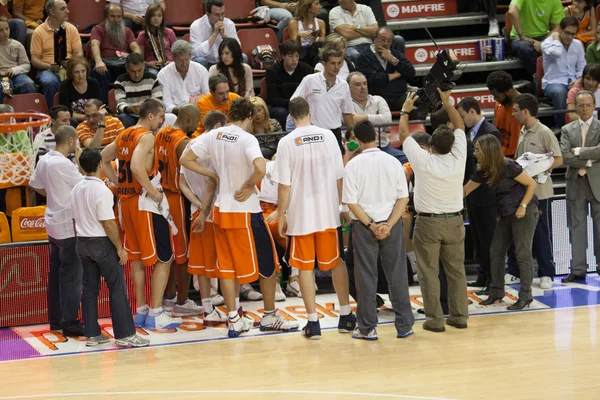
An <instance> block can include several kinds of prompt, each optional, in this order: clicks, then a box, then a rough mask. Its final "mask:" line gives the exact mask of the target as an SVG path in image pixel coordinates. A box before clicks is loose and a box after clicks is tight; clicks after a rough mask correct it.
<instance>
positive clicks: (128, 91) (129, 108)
mask: <svg viewBox="0 0 600 400" xmlns="http://www.w3.org/2000/svg"><path fill="white" fill-rule="evenodd" d="M125 69H126V70H127V73H126V74H123V75H121V76H120V77H118V78H117V80H116V81H115V100H116V102H117V110H116V114H117V118H119V120H120V121H121V122H122V123H123V126H124V127H125V128H129V127H130V126H133V125H135V124H137V122H138V119H139V118H140V107H141V105H142V102H143V101H144V100H146V99H150V98H154V99H157V100H160V99H161V98H162V88H161V87H160V83H159V82H158V79H157V78H156V77H155V76H154V75H152V74H151V73H150V72H149V71H147V70H146V69H145V68H144V59H143V58H142V55H141V54H138V53H132V54H130V55H128V56H127V59H126V60H125Z"/></svg>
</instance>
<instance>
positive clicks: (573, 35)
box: [563, 31, 577, 37]
mask: <svg viewBox="0 0 600 400" xmlns="http://www.w3.org/2000/svg"><path fill="white" fill-rule="evenodd" d="M563 33H564V34H565V35H567V36H571V37H575V35H577V32H569V31H563Z"/></svg>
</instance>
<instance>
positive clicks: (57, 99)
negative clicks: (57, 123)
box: [52, 93, 60, 106]
mask: <svg viewBox="0 0 600 400" xmlns="http://www.w3.org/2000/svg"><path fill="white" fill-rule="evenodd" d="M52 105H53V106H58V105H60V93H56V94H55V95H54V102H53V103H52Z"/></svg>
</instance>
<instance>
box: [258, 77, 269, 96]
mask: <svg viewBox="0 0 600 400" xmlns="http://www.w3.org/2000/svg"><path fill="white" fill-rule="evenodd" d="M260 97H261V98H262V99H263V100H264V101H267V78H262V79H261V80H260Z"/></svg>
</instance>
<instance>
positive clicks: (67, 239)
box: [29, 125, 85, 336]
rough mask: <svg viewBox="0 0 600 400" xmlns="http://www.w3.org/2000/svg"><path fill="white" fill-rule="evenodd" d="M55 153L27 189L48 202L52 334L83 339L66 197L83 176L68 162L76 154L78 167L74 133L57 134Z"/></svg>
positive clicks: (78, 281)
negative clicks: (56, 331) (55, 332)
mask: <svg viewBox="0 0 600 400" xmlns="http://www.w3.org/2000/svg"><path fill="white" fill-rule="evenodd" d="M55 138H56V149H54V150H50V151H49V152H48V153H46V154H45V155H44V156H43V157H41V158H40V160H39V161H38V163H37V165H36V167H35V171H34V173H33V176H32V177H31V180H30V181H29V186H31V188H32V189H34V190H35V191H36V192H38V193H39V194H41V195H42V196H46V198H47V206H46V212H45V215H44V218H45V219H46V230H47V231H48V241H49V242H50V272H49V273H48V320H49V322H50V329H51V330H59V329H62V331H63V335H65V336H85V330H84V328H83V325H82V324H81V322H80V321H79V319H78V314H79V305H80V303H81V290H82V284H83V281H82V279H83V268H82V266H81V260H80V259H79V257H78V256H77V253H76V252H75V230H74V229H73V213H72V211H71V208H70V207H69V205H68V204H69V196H70V194H71V191H72V190H73V187H74V186H75V185H76V184H78V183H79V182H80V181H81V180H82V179H83V176H82V175H81V173H80V172H79V171H78V169H77V167H76V166H75V164H73V162H72V161H71V160H69V159H68V158H67V156H68V155H69V154H70V153H75V159H76V160H77V163H79V155H80V154H81V149H80V148H79V147H77V132H76V131H75V128H73V127H71V126H70V125H67V126H61V127H60V128H58V129H57V130H56V136H55Z"/></svg>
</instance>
